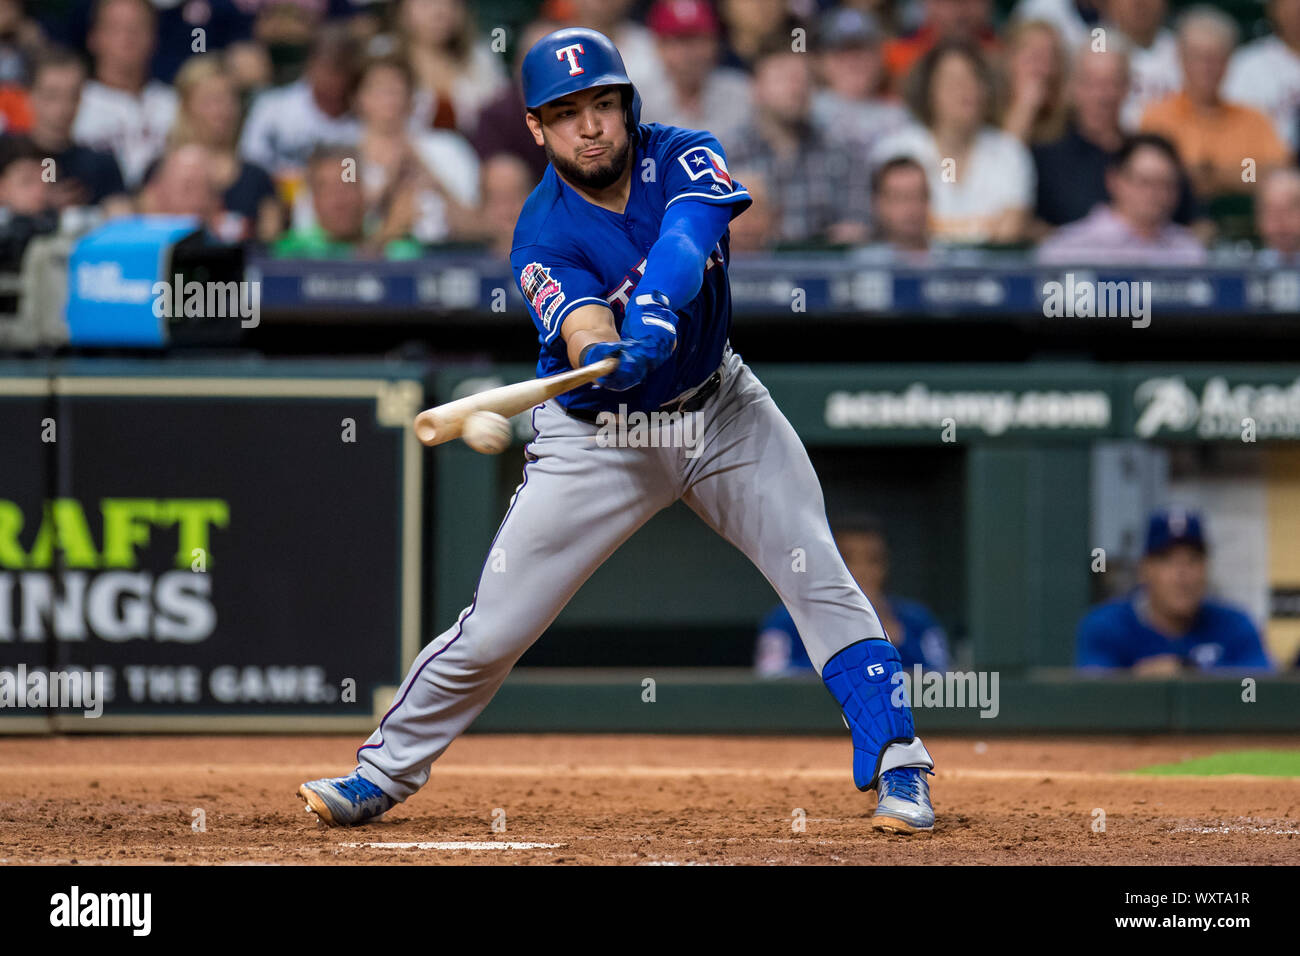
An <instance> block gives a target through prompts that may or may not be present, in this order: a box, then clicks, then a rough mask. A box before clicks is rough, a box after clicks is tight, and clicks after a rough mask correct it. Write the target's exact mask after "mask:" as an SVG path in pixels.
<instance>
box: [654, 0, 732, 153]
mask: <svg viewBox="0 0 1300 956" xmlns="http://www.w3.org/2000/svg"><path fill="white" fill-rule="evenodd" d="M646 22H647V23H648V24H649V26H650V30H651V32H653V33H654V35H655V41H656V43H657V44H658V50H659V58H660V59H661V60H662V61H663V64H664V68H665V71H666V75H667V77H668V81H667V82H666V83H665V84H664V85H663V86H662V87H655V88H651V89H650V90H647V91H646V93H645V94H643V95H642V99H643V100H644V101H645V103H644V107H643V109H642V112H641V118H642V122H646V123H663V124H665V125H666V126H682V127H685V128H686V129H706V130H709V131H710V132H711V133H713V135H714V136H716V137H717V138H718V141H719V142H720V143H722V146H723V148H724V149H725V148H726V147H727V146H728V145H729V144H730V142H731V140H732V137H733V136H734V134H735V132H736V130H737V129H739V128H740V127H741V126H743V125H744V124H745V123H746V122H747V121H748V120H749V114H750V108H751V107H750V89H749V87H750V83H749V76H748V75H747V74H746V73H745V72H744V71H743V70H738V69H736V68H735V67H724V66H719V65H718V56H719V52H720V49H721V47H720V45H719V42H718V35H719V26H718V20H717V17H715V16H714V14H713V8H712V7H710V6H709V4H708V3H707V0H656V3H655V4H654V6H652V7H651V8H650V13H649V14H648V16H647V18H646Z"/></svg>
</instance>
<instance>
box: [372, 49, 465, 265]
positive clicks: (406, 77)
mask: <svg viewBox="0 0 1300 956" xmlns="http://www.w3.org/2000/svg"><path fill="white" fill-rule="evenodd" d="M414 82H415V79H414V76H413V75H412V73H411V70H410V67H409V66H408V65H407V63H406V61H405V60H403V59H401V58H400V57H396V56H390V57H381V58H378V59H375V60H372V61H370V62H369V63H368V64H367V65H366V67H365V68H364V70H363V71H362V74H361V85H360V86H359V87H358V89H357V113H358V115H359V116H360V118H361V141H360V151H359V154H358V155H359V159H360V178H361V184H362V191H363V193H364V194H365V197H366V210H367V216H368V217H370V218H373V219H376V220H378V221H380V222H382V223H384V224H385V225H384V226H383V227H382V228H381V234H382V235H383V238H384V239H395V238H398V237H399V236H407V235H409V236H411V237H412V238H414V239H416V240H418V241H420V242H425V243H432V242H445V241H448V240H451V239H456V238H459V237H460V236H462V235H464V234H466V233H472V232H474V231H475V226H474V223H473V220H474V218H475V216H476V212H475V207H476V206H477V205H478V201H479V195H478V186H479V162H478V156H477V155H476V154H475V152H474V149H473V147H471V146H470V145H469V142H468V141H467V140H466V139H465V138H464V137H463V136H461V135H460V133H457V132H456V131H455V130H450V129H422V130H420V131H419V132H412V131H411V126H412V124H411V108H412V104H413V102H414V95H415V89H414ZM403 211H409V216H410V218H409V220H406V219H404V218H402V217H403V216H405V215H406V214H407V213H405V212H403ZM395 217H396V218H397V219H400V220H401V221H400V223H397V222H396V220H395Z"/></svg>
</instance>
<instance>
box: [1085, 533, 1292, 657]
mask: <svg viewBox="0 0 1300 956" xmlns="http://www.w3.org/2000/svg"><path fill="white" fill-rule="evenodd" d="M1139 581H1140V583H1139V585H1138V587H1137V588H1135V589H1134V590H1133V591H1131V592H1130V593H1129V594H1127V595H1125V596H1124V597H1121V598H1116V599H1115V600H1112V601H1108V602H1107V603H1105V604H1102V605H1100V606H1099V607H1096V608H1093V609H1092V610H1091V611H1089V612H1088V614H1087V615H1086V616H1085V617H1084V618H1083V620H1082V621H1080V622H1079V633H1078V649H1077V663H1078V666H1079V667H1081V668H1089V669H1110V670H1114V669H1119V668H1125V669H1129V670H1131V671H1132V673H1134V674H1137V675H1140V676H1146V677H1163V676H1172V675H1174V674H1177V673H1179V672H1182V671H1189V670H1190V671H1212V670H1219V669H1232V668H1238V669H1249V670H1252V671H1269V670H1271V669H1272V665H1271V663H1270V662H1269V659H1268V655H1267V654H1265V653H1264V647H1263V644H1262V643H1261V641H1260V636H1259V632H1258V630H1256V628H1255V625H1254V623H1252V622H1251V620H1250V618H1249V617H1247V616H1246V615H1245V614H1244V613H1243V612H1242V611H1240V610H1238V609H1237V608H1235V607H1233V606H1231V605H1229V604H1225V603H1222V602H1219V601H1214V600H1211V599H1209V598H1207V597H1206V591H1207V590H1208V575H1207V569H1206V544H1205V535H1204V532H1203V530H1202V526H1201V519H1200V516H1199V515H1197V514H1195V513H1193V512H1188V511H1183V510H1179V509H1175V510H1170V511H1160V512H1157V513H1155V514H1153V515H1152V516H1151V518H1150V520H1149V522H1148V526H1147V539H1146V549H1145V552H1144V556H1143V558H1142V564H1141V566H1140V569H1139Z"/></svg>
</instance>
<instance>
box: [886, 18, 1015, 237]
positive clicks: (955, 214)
mask: <svg viewBox="0 0 1300 956" xmlns="http://www.w3.org/2000/svg"><path fill="white" fill-rule="evenodd" d="M907 104H908V106H909V107H910V108H911V110H912V115H913V116H914V117H915V118H916V120H917V122H914V123H912V124H911V125H909V126H908V127H906V128H905V129H903V130H902V131H900V132H898V133H895V134H893V135H891V136H887V137H885V138H884V139H883V140H882V141H881V142H880V143H879V144H878V145H877V146H876V148H875V149H874V150H873V151H872V157H871V158H872V162H873V164H879V163H883V162H885V161H886V160H889V159H892V158H894V157H895V156H910V157H911V158H912V159H915V160H916V161H917V162H918V163H919V164H920V165H921V167H922V168H923V169H924V170H925V171H926V175H927V176H928V177H929V179H930V204H931V213H932V218H933V227H934V235H935V238H936V239H940V240H943V241H947V242H957V243H1010V242H1018V241H1020V240H1021V239H1022V238H1023V237H1024V235H1025V230H1026V227H1027V225H1028V220H1029V213H1030V210H1031V208H1032V206H1033V199H1034V190H1035V180H1034V164H1033V160H1032V158H1031V157H1030V154H1029V151H1028V150H1027V149H1026V148H1025V147H1024V144H1022V143H1021V142H1020V141H1019V140H1017V139H1016V138H1015V137H1014V136H1010V135H1008V134H1007V133H1004V132H1002V130H1000V129H998V128H997V127H995V126H993V125H992V124H991V120H992V117H993V77H992V74H991V73H990V71H989V68H988V66H987V64H986V63H985V61H984V58H983V56H982V55H981V54H980V52H979V51H978V50H977V49H976V48H975V47H973V46H971V45H970V44H968V43H964V42H961V41H955V40H954V41H945V42H943V43H940V44H939V45H938V46H936V47H934V48H933V49H931V50H930V51H929V52H928V53H926V54H925V55H924V56H923V57H921V60H920V62H918V63H917V66H916V69H915V70H914V71H913V73H912V75H911V76H910V77H909V78H908V89H907Z"/></svg>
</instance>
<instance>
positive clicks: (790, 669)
mask: <svg viewBox="0 0 1300 956" xmlns="http://www.w3.org/2000/svg"><path fill="white" fill-rule="evenodd" d="M832 527H833V529H834V533H835V543H836V545H838V546H839V549H840V554H841V555H842V556H843V557H844V563H845V564H846V565H848V568H849V573H850V574H852V575H853V579H854V580H855V581H857V582H858V586H859V587H861V588H862V591H863V593H864V594H866V596H867V600H869V601H870V602H871V606H872V607H874V608H875V609H876V614H877V616H879V618H880V623H881V624H882V625H883V626H884V628H885V634H886V635H887V636H888V637H889V640H890V642H891V643H892V644H893V645H894V647H895V648H897V649H898V655H899V657H900V658H901V659H902V662H903V668H904V669H905V670H907V671H909V672H910V671H911V669H912V668H913V667H914V666H915V665H917V664H919V665H920V666H921V667H922V669H924V670H927V671H946V670H947V669H948V638H947V635H945V634H944V631H943V628H942V626H941V625H940V624H939V622H938V620H937V619H936V618H935V616H934V615H933V614H932V613H931V612H930V609H929V608H927V607H926V606H925V605H924V604H921V603H920V602H919V601H911V600H908V599H907V598H903V597H899V596H898V595H895V594H889V593H887V592H886V591H885V582H886V580H887V579H888V577H889V542H888V540H887V539H886V537H885V531H884V528H883V526H882V525H881V523H880V522H879V521H878V520H877V519H876V518H875V517H874V516H872V515H868V514H846V515H842V516H840V518H839V519H838V520H836V521H834V522H833V523H832ZM754 670H755V672H756V673H757V674H758V676H759V677H791V676H796V675H799V674H812V673H814V672H815V671H814V668H813V663H812V661H811V660H809V659H808V652H807V651H806V650H805V649H804V646H803V641H802V640H800V638H799V631H798V630H797V629H796V628H795V624H794V618H792V617H791V616H790V612H789V611H788V610H786V607H785V605H784V604H778V605H777V606H776V607H774V608H773V609H772V610H771V611H769V612H768V614H767V616H766V617H764V618H763V622H762V624H761V625H760V626H759V632H758V639H757V641H756V643H755V648H754Z"/></svg>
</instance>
